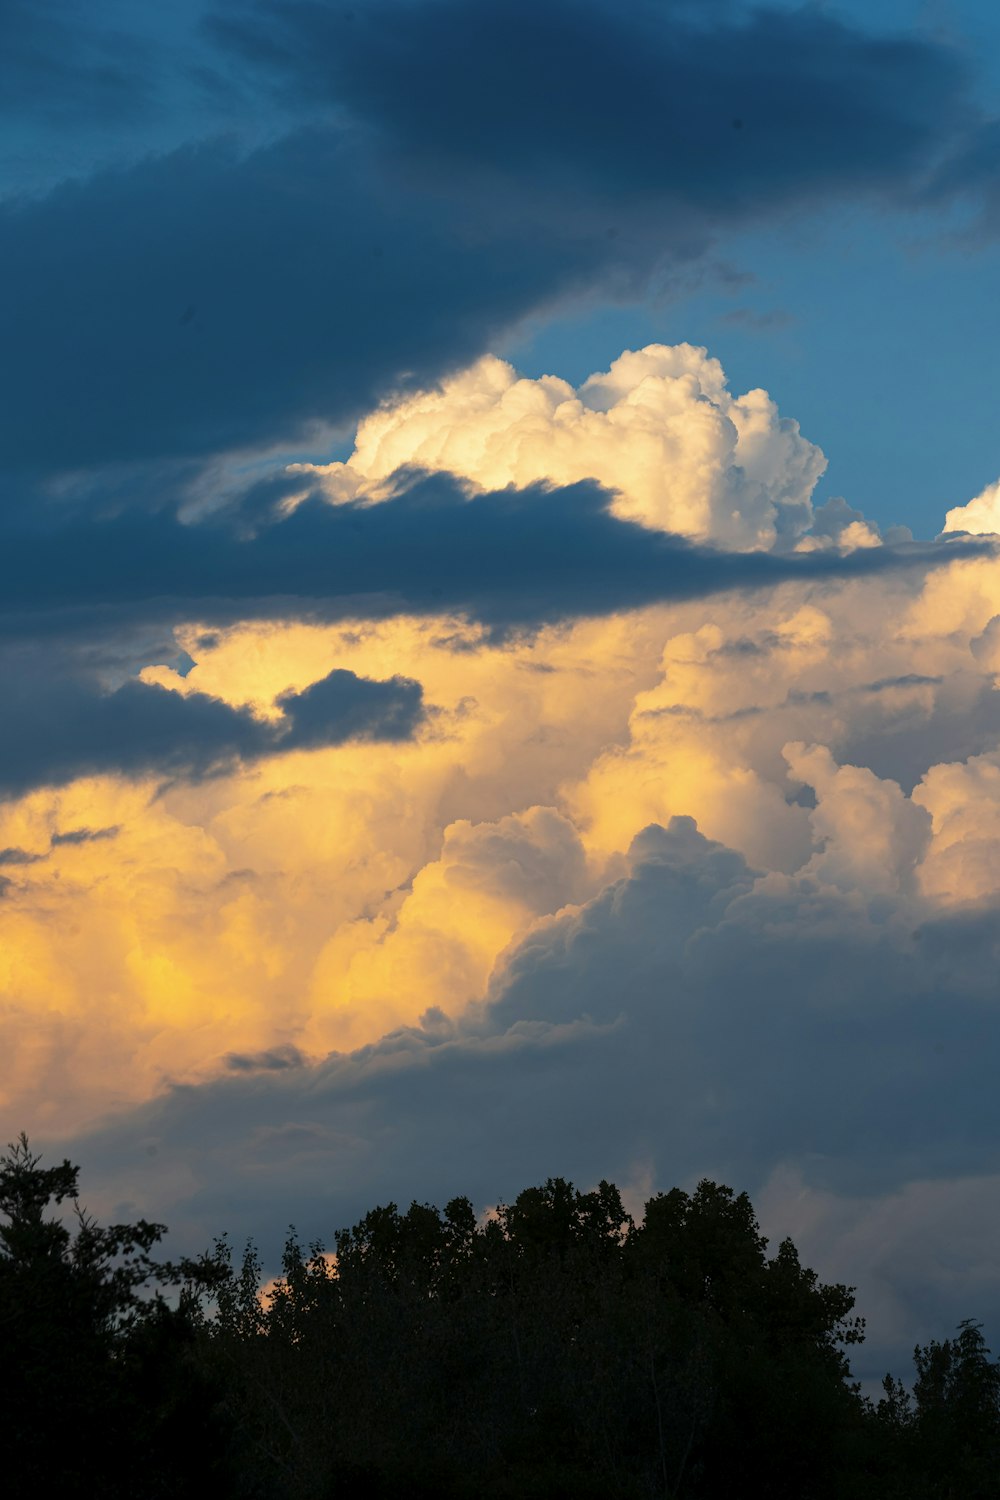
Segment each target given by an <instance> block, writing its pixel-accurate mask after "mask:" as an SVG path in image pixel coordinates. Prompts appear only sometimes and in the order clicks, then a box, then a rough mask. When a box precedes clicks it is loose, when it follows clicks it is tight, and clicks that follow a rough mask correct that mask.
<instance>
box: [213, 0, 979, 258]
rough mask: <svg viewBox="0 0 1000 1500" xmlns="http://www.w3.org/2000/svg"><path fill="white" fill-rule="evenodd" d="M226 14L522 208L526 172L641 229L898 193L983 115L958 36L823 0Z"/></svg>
mask: <svg viewBox="0 0 1000 1500" xmlns="http://www.w3.org/2000/svg"><path fill="white" fill-rule="evenodd" d="M217 17H218V19H216V20H215V21H214V22H210V23H209V24H210V28H211V30H212V33H213V34H214V35H215V36H216V37H217V38H219V39H221V41H222V42H223V44H224V45H227V46H234V45H235V46H236V47H237V48H241V49H242V50H243V52H244V54H245V55H246V57H247V58H248V60H249V61H250V63H251V64H252V65H253V66H254V67H255V68H258V69H261V70H264V71H270V72H271V73H272V76H274V77H275V78H277V79H279V80H281V83H282V85H283V88H285V89H287V90H289V91H292V90H294V91H295V92H296V93H299V94H302V93H305V94H306V95H307V96H311V97H312V98H313V99H315V100H316V101H317V103H330V102H336V103H337V104H338V105H341V106H344V105H346V106H347V107H348V109H350V110H351V111H352V112H353V114H354V115H355V117H356V118H357V119H359V120H360V121H363V122H364V123H365V124H366V125H368V126H370V127H371V128H373V129H374V130H375V131H377V132H378V133H379V138H380V140H381V141H382V142H383V143H384V145H383V149H385V150H386V151H387V152H393V151H395V152H397V153H398V154H399V155H400V156H402V157H404V158H405V160H406V161H407V163H408V165H409V166H410V167H411V169H412V167H413V165H414V164H416V165H417V166H418V167H420V168H422V169H423V170H424V172H425V173H427V174H428V175H429V176H431V178H432V180H435V181H436V174H442V175H443V174H444V173H446V172H447V173H449V174H452V175H453V176H454V174H456V173H457V174H458V179H459V181H460V182H461V184H462V187H463V189H467V187H468V184H469V181H470V179H471V180H472V182H473V190H474V191H475V185H476V184H477V183H478V184H479V190H480V192H481V193H482V194H483V195H484V196H485V195H486V194H489V195H499V197H500V202H501V204H502V205H503V206H504V207H506V205H507V199H506V196H505V193H504V189H505V188H507V189H508V190H509V188H510V186H511V185H512V184H514V183H516V194H517V197H518V199H519V200H520V202H521V203H522V205H523V204H524V203H525V201H527V203H528V204H529V205H531V208H532V209H534V211H535V212H536V214H537V213H538V211H539V208H540V205H541V202H542V200H543V197H544V195H545V194H547V193H550V192H551V190H552V188H553V187H554V186H557V188H558V203H559V212H560V213H566V214H567V215H569V216H570V217H574V216H576V215H578V214H580V213H583V214H585V215H588V216H590V217H594V216H596V213H601V214H603V215H605V216H607V215H609V214H611V215H614V214H615V213H616V211H617V214H619V215H621V216H622V220H623V222H622V221H619V220H616V219H615V218H613V217H612V219H611V221H610V222H613V223H614V222H619V224H620V227H621V228H622V229H623V230H624V231H625V232H626V233H627V232H628V231H629V230H631V229H633V227H634V225H633V224H630V223H629V220H630V219H639V220H641V217H642V216H646V217H647V218H649V217H655V216H656V211H657V207H658V206H660V205H664V204H667V203H669V204H670V206H671V212H673V213H677V211H678V210H679V209H680V208H681V206H683V209H684V211H685V212H686V214H688V215H689V216H696V215H697V214H698V213H699V211H700V212H701V213H703V214H707V215H711V216H715V217H716V218H717V219H722V220H731V219H732V218H734V217H738V216H740V215H742V214H745V213H747V212H748V211H749V212H751V213H752V212H755V211H756V212H760V211H769V210H773V208H774V207H776V206H777V205H779V204H783V203H785V204H787V203H789V202H795V201H798V202H800V203H801V202H803V201H808V200H810V199H816V198H819V197H827V196H828V195H829V194H830V192H831V191H838V190H840V191H843V190H847V191H858V190H864V189H865V188H869V187H881V188H883V189H890V190H891V189H892V188H898V187H899V186H900V185H901V181H905V180H906V179H907V178H908V177H909V176H910V175H911V174H914V173H915V172H919V170H920V169H921V168H922V167H923V166H924V165H925V163H926V161H927V158H928V157H929V156H930V155H932V154H933V153H934V152H935V151H936V150H937V148H938V146H939V143H940V140H941V137H942V135H944V136H945V137H947V136H948V135H949V134H950V133H951V132H952V131H953V130H954V129H955V128H956V126H958V125H959V124H961V123H964V120H965V118H966V114H967V111H966V109H965V107H964V106H963V93H964V90H965V88H966V86H967V81H968V75H967V72H966V68H965V66H964V64H963V63H962V62H961V61H960V59H959V58H958V56H957V55H956V54H955V53H954V52H953V51H950V50H948V49H946V48H944V47H941V46H938V45H935V44H934V43H932V42H930V41H927V40H924V39H922V38H917V37H914V36H912V35H909V36H905V37H904V36H876V35H872V34H871V33H870V32H867V31H862V30H860V29H856V28H854V27H852V26H851V25H849V24H847V23H846V22H844V21H841V20H837V19H834V18H833V17H831V16H828V15H824V14H821V13H819V12H817V11H815V10H794V11H787V10H783V9H782V10H779V9H775V8H771V9H764V8H759V9H754V10H745V9H743V8H742V7H737V6H730V5H725V4H723V5H713V6H711V7H709V8H707V9H706V8H705V7H701V8H699V9H697V10H696V9H693V8H691V7H689V6H685V5H677V4H668V5H666V6H659V7H642V8H628V9H623V8H622V7H620V6H615V5H613V4H610V3H607V0H584V3H582V4H580V3H573V0H546V3H545V4H544V5H543V6H541V7H540V6H538V5H531V4H528V3H526V0H515V3H512V4H508V5H506V6H505V7H504V9H503V12H502V13H501V12H498V11H497V10H495V9H494V8H493V7H491V6H489V5H488V4H484V3H472V4H469V3H467V0H423V3H420V4H412V3H407V0H377V3H375V4H369V5H366V6H365V7H364V9H363V10H361V11H359V12H358V13H354V12H350V11H348V12H345V11H341V10H335V9H331V8H330V7H327V6H322V5H316V4H309V3H291V4H289V3H284V0H270V3H263V4H259V5H257V6H255V7H254V8H253V9H252V10H248V9H247V8H246V7H244V6H239V7H225V8H220V10H219V11H218V12H217ZM917 100H919V101H920V103H919V105H918V104H917V103H916V102H915V101H917ZM583 205H585V206H583ZM661 211H662V210H661ZM607 222H608V220H607V219H605V220H604V222H603V223H602V228H603V227H606V223H607Z"/></svg>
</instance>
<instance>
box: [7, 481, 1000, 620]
mask: <svg viewBox="0 0 1000 1500" xmlns="http://www.w3.org/2000/svg"><path fill="white" fill-rule="evenodd" d="M684 478H685V481H687V482H690V481H689V479H688V476H686V475H685V476H684ZM664 482H665V484H667V483H669V480H668V479H666V478H665V481H664ZM709 482H710V481H709ZM302 488H303V486H302V476H301V475H296V474H290V475H288V476H287V480H286V487H285V490H284V493H285V495H286V496H294V495H296V494H298V495H301V494H302ZM307 488H308V487H307ZM609 501H610V496H609V495H608V493H607V492H606V491H605V490H604V489H602V488H601V487H600V486H599V485H597V484H595V483H593V482H592V481H586V480H584V481H580V482H579V483H576V484H571V485H565V486H562V487H559V488H552V487H550V486H548V485H546V484H533V485H528V486H526V487H524V488H522V489H512V488H511V489H504V490H500V491H486V492H483V493H479V492H475V491H471V492H470V490H469V488H468V487H467V486H466V485H464V484H462V483H461V482H460V481H459V480H457V479H455V478H454V477H453V476H451V475H449V474H446V473H438V474H420V473H419V472H418V473H412V472H410V473H407V472H406V471H404V472H402V473H401V474H400V475H399V476H397V480H396V482H395V483H394V484H393V486H392V487H391V489H390V493H389V496H388V498H386V499H384V500H383V501H381V503H379V504H377V505H373V504H370V503H367V501H365V500H364V499H362V500H358V501H354V502H349V503H345V504H341V505H331V504H329V503H328V501H327V500H326V499H324V498H322V497H321V496H320V495H319V494H318V493H314V494H311V495H309V496H308V498H306V499H304V500H302V501H301V503H299V504H298V505H296V506H295V508H294V509H293V510H292V511H291V513H290V514H284V515H282V514H280V513H279V515H278V516H277V518H272V519H271V520H270V523H269V524H263V525H257V526H256V527H255V529H254V530H253V531H252V532H251V533H250V534H249V535H248V534H246V532H244V531H242V530H241V529H240V528H239V525H238V521H237V525H235V526H234V524H233V523H232V519H231V518H230V517H229V516H228V515H222V516H215V517H210V518H208V519H205V520H203V521H202V522H200V523H197V524H195V523H191V524H188V523H185V522H183V521H180V520H179V519H177V518H176V517H175V516H173V515H170V514H168V513H163V512H161V513H158V514H155V515H152V516H135V515H119V516H116V517H112V518H108V519H106V520H78V521H76V522H74V523H71V524H66V525H65V526H62V527H60V528H59V530H57V531H53V532H51V533H42V534H39V533H38V532H37V531H35V532H34V533H26V532H25V531H24V530H18V531H12V532H9V533H8V535H7V537H6V539H5V546H4V548H3V556H2V560H0V585H2V592H3V599H4V610H3V613H2V614H0V635H4V634H5V635H7V636H8V638H10V639H16V638H18V637H22V636H25V637H26V636H37V637H39V638H40V639H43V638H44V637H45V636H46V635H53V636H58V635H65V634H66V633H67V632H71V633H72V634H73V635H75V636H78V635H79V634H80V633H81V632H84V631H87V630H90V631H96V630H99V629H101V628H102V627H103V628H104V629H105V630H108V629H118V630H121V629H123V628H125V627H126V626H128V625H129V624H130V623H131V622H133V621H135V620H141V621H143V622H144V623H147V624H148V623H159V624H161V625H163V624H175V623H182V622H187V621H191V620H195V619H197V620H199V621H200V622H202V623H203V624H204V625H206V626H208V625H227V624H232V623H235V622H236V621H239V620H242V619H248V618H255V617H256V618H278V619H281V618H285V619H295V618H299V619H303V618H305V619H309V618H312V619H317V620H330V621H334V620H343V619H357V618H368V619H380V618H387V617H389V616H392V615H399V614H409V615H429V614H433V615H437V616H440V615H448V614H450V615H453V616H461V617H464V618H466V619H469V620H473V621H477V622H479V623H481V624H482V625H484V626H486V627H488V628H489V629H491V630H495V631H497V632H498V633H501V634H502V633H503V632H504V631H507V630H511V629H518V628H520V629H533V628H537V627H538V626H539V625H542V624H545V623H547V622H552V621H558V620H572V619H578V618H580V617H581V616H587V615H600V614H608V613H611V612H614V611H618V610H628V609H640V608H643V607H644V606H646V605H648V604H651V603H654V602H657V601H667V600H678V599H691V598H700V597H705V596H707V595H709V594H713V593H718V592H722V591H727V590H732V589H741V590H745V589H757V588H769V587H773V586H774V585H775V584H778V583H781V582H783V581H786V580H792V579H803V580H804V579H816V580H822V579H830V580H833V579H836V578H845V577H852V576H860V575H870V574H873V573H884V574H889V573H894V572H897V571H900V570H902V571H906V570H909V569H916V570H917V571H923V570H926V569H927V568H933V567H936V566H941V565H943V564H945V563H947V562H948V561H950V560H952V559H954V558H957V557H959V556H964V555H970V554H975V553H976V552H981V551H984V550H987V548H988V547H989V544H987V543H982V542H976V541H974V540H972V539H970V540H968V541H963V540H961V539H958V538H956V539H955V540H953V541H951V542H949V543H948V544H947V546H945V545H942V544H936V545H923V546H921V545H913V546H909V545H906V544H903V545H900V546H897V547H892V548H890V547H875V548H864V549H857V550H854V551H850V552H847V553H844V554H842V553H840V552H839V551H837V550H836V549H818V550H816V551H814V552H811V553H808V554H802V555H797V554H782V553H776V552H768V553H766V552H749V553H737V552H732V551H723V550H721V549H717V548H714V547H710V546H702V545H698V544H695V543H691V542H689V541H687V540H686V539H685V538H683V537H677V536H672V535H668V534H665V533H663V532H660V531H653V530H651V529H650V528H649V527H648V526H644V525H640V524H638V523H637V522H636V521H633V520H627V519H622V518H619V517H617V516H615V515H613V514H612V513H611V512H610V510H609ZM764 503H765V505H767V504H769V503H770V502H768V501H765V502H764Z"/></svg>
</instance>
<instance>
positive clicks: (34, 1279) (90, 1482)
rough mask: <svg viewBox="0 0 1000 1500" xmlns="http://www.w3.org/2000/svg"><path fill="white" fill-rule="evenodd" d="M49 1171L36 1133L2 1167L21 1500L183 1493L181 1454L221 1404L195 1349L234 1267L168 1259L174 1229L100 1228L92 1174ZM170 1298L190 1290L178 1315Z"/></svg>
mask: <svg viewBox="0 0 1000 1500" xmlns="http://www.w3.org/2000/svg"><path fill="white" fill-rule="evenodd" d="M39 1162H40V1158H39V1157H38V1156H37V1155H35V1154H34V1153H33V1152H32V1151H31V1149H30V1147H29V1145H28V1140H27V1137H26V1136H25V1135H24V1134H22V1135H21V1136H20V1137H19V1138H18V1140H17V1141H16V1142H13V1143H11V1145H10V1146H9V1147H8V1150H7V1153H6V1154H5V1155H3V1156H0V1214H2V1215H3V1220H2V1221H0V1339H2V1348H3V1353H4V1358H3V1361H2V1363H0V1403H2V1409H3V1411H4V1415H5V1419H6V1424H7V1434H8V1438H9V1445H8V1454H9V1461H8V1467H7V1472H6V1476H5V1477H6V1478H7V1481H8V1486H9V1487H10V1488H11V1492H12V1493H15V1494H16V1493H27V1492H28V1489H29V1487H30V1486H31V1485H44V1484H50V1485H51V1484H57V1485H58V1487H59V1489H60V1490H61V1491H62V1493H63V1494H64V1495H81V1496H83V1495H87V1496H91V1495H94V1494H95V1493H101V1494H102V1495H107V1496H117V1495H122V1496H125V1495H128V1496H154V1495H159V1494H164V1495H166V1494H171V1493H173V1492H174V1482H175V1480H176V1479H177V1477H178V1475H179V1473H180V1472H182V1471H183V1469H184V1467H185V1465H183V1464H182V1463H180V1462H179V1458H180V1456H181V1455H182V1454H185V1453H188V1454H190V1453H191V1452H192V1451H193V1449H192V1445H191V1433H192V1426H194V1427H195V1429H197V1428H199V1427H200V1428H202V1429H204V1428H205V1426H206V1422H205V1412H206V1410H208V1409H210V1408H211V1405H212V1402H211V1400H210V1399H208V1400H207V1397H208V1394H209V1393H208V1392H207V1387H206V1386H205V1382H204V1380H203V1378H202V1375H201V1372H200V1370H199V1369H197V1368H196V1365H195V1362H194V1361H193V1359H191V1358H190V1349H191V1346H192V1345H193V1343H194V1341H195V1338H196V1335H197V1332H198V1330H199V1328H200V1326H201V1325H202V1323H203V1307H202V1300H203V1297H204V1296H205V1295H206V1294H207V1293H208V1292H209V1291H210V1290H211V1288H212V1287H213V1286H215V1285H217V1284H218V1283H219V1282H220V1280H221V1279H222V1276H223V1274H224V1272H223V1269H222V1268H221V1267H220V1266H218V1265H216V1264H214V1263H212V1262H210V1261H208V1260H207V1259H205V1258H203V1259H202V1260H200V1261H190V1260H183V1261H181V1262H179V1263H177V1264H172V1263H170V1262H158V1261H155V1260H154V1259H153V1258H152V1255H151V1253H150V1252H151V1251H152V1249H153V1247H154V1246H155V1245H156V1244H157V1243H158V1242H159V1240H160V1239H161V1238H162V1236H163V1234H164V1232H165V1231H164V1227H163V1225H161V1224H151V1223H147V1222H146V1221H145V1220H143V1219H140V1220H139V1221H138V1222H137V1223H135V1224H111V1225H108V1226H106V1227H104V1228H102V1227H100V1226H99V1225H98V1224H97V1222H96V1220H95V1219H93V1218H92V1217H91V1216H90V1215H89V1214H87V1213H86V1212H85V1211H84V1210H83V1209H82V1208H81V1207H80V1204H79V1201H78V1186H77V1179H78V1175H79V1169H78V1168H77V1167H74V1166H71V1165H70V1163H69V1162H68V1161H63V1162H62V1163H61V1164H60V1165H59V1166H56V1167H46V1168H43V1167H41V1166H40V1165H39ZM64 1203H69V1204H72V1214H71V1216H69V1217H68V1219H67V1215H66V1214H65V1213H63V1214H55V1215H49V1213H48V1210H49V1209H50V1208H52V1207H53V1206H54V1207H55V1208H57V1209H58V1208H59V1207H60V1206H61V1205H63V1204H64ZM163 1287H167V1288H170V1287H172V1288H176V1289H177V1290H178V1296H177V1301H176V1305H175V1306H173V1307H171V1306H170V1305H168V1303H167V1302H166V1301H165V1300H164V1298H163V1296H162V1293H161V1290H160V1289H161V1288H163ZM151 1289H152V1290H153V1295H149V1293H150V1290H151ZM206 1401H207V1404H206ZM182 1434H183V1436H184V1445H183V1446H179V1444H178V1439H179V1438H180V1437H181V1435H182ZM213 1438H214V1434H213ZM196 1446H197V1445H195V1447H196ZM216 1446H217V1445H216ZM198 1457H199V1461H200V1462H203V1461H204V1454H203V1453H201V1452H199V1454H198Z"/></svg>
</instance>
